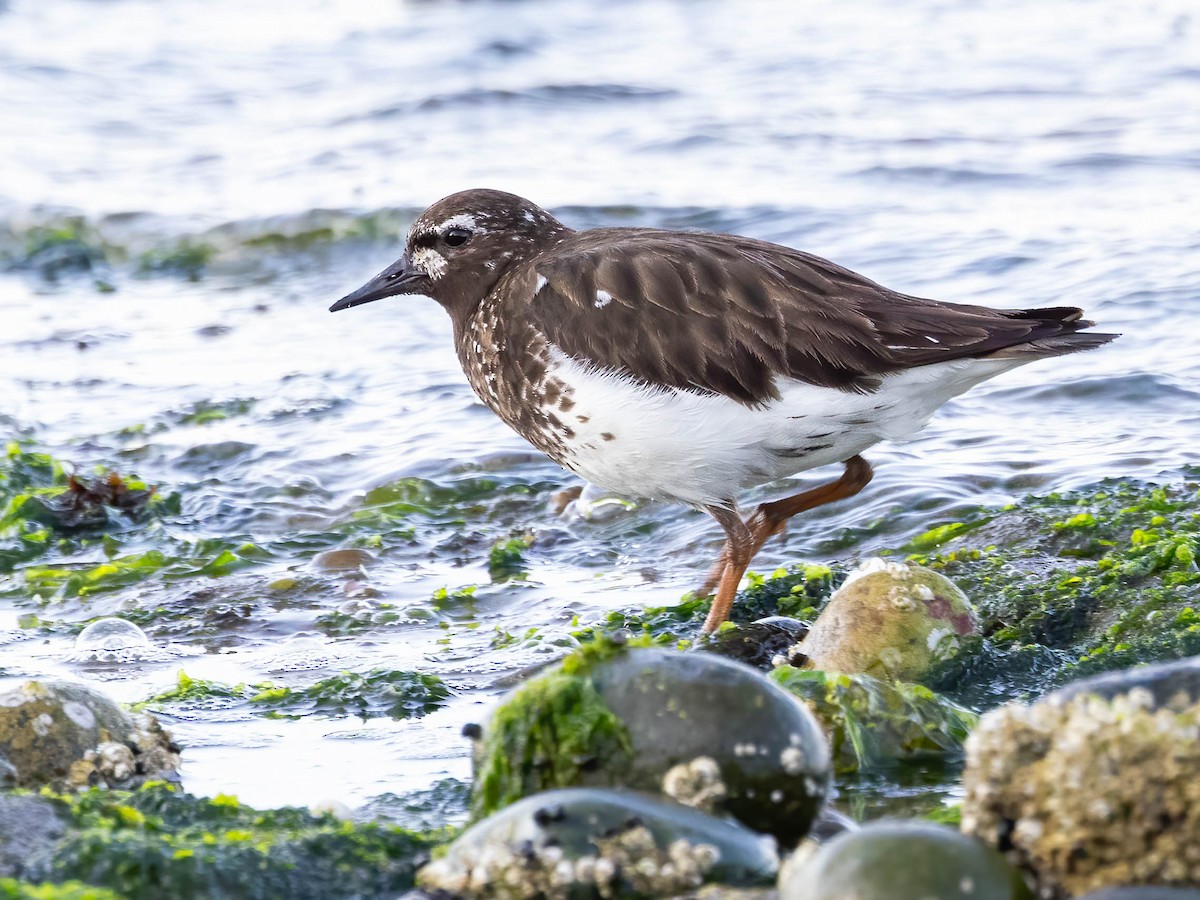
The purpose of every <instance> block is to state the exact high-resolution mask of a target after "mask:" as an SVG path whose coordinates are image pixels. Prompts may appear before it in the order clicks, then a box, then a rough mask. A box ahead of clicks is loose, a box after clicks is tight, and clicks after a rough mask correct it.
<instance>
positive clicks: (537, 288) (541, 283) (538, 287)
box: [533, 275, 546, 294]
mask: <svg viewBox="0 0 1200 900" xmlns="http://www.w3.org/2000/svg"><path fill="white" fill-rule="evenodd" d="M545 286H546V277H545V276H544V275H539V276H538V277H537V282H536V283H535V284H534V287H533V292H534V293H535V294H536V293H538V292H539V291H540V290H541V289H542V288H544V287H545Z"/></svg>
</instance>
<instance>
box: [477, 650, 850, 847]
mask: <svg viewBox="0 0 1200 900" xmlns="http://www.w3.org/2000/svg"><path fill="white" fill-rule="evenodd" d="M476 749H477V754H476V778H475V784H474V787H473V795H472V808H473V810H474V812H475V815H476V817H479V816H482V815H487V814H489V813H492V812H494V811H495V810H497V809H500V808H501V807H503V806H505V805H507V804H509V803H512V802H513V801H515V800H518V799H520V798H522V797H526V796H528V795H530V794H533V793H536V792H538V791H540V790H545V789H548V788H553V787H563V786H596V787H627V788H632V789H634V790H641V791H645V792H647V793H659V792H663V791H671V792H673V793H674V794H675V796H676V797H679V798H681V799H688V800H690V801H692V802H695V803H696V804H697V805H699V806H701V807H703V808H706V809H711V810H712V811H714V812H717V813H720V814H722V815H729V816H733V817H734V818H736V819H738V820H739V821H741V822H744V823H746V824H749V825H751V826H752V827H754V828H755V829H757V830H759V831H765V832H768V833H770V834H773V835H775V836H776V837H777V838H778V839H779V840H780V841H781V842H782V843H784V844H787V845H789V846H791V845H794V844H795V843H796V842H797V841H799V840H800V838H802V837H803V836H804V835H805V833H806V832H807V831H808V829H809V826H810V825H811V823H812V821H813V820H814V819H815V818H816V816H817V814H818V812H819V811H820V809H821V807H822V805H823V804H824V801H825V796H826V793H827V791H828V788H829V774H830V773H829V749H828V747H827V746H826V744H825V739H824V737H823V736H822V734H821V730H820V728H819V726H818V725H817V723H816V721H815V720H814V719H813V717H812V715H811V713H809V712H808V710H807V709H806V708H805V707H804V705H803V704H802V703H800V702H799V701H798V700H796V699H795V698H794V697H792V696H791V695H790V694H788V693H787V692H786V691H784V690H783V689H782V688H780V687H778V686H777V685H775V684H773V683H771V682H770V681H768V680H767V679H766V678H764V677H763V676H762V675H760V674H759V673H758V672H756V671H754V670H753V669H751V668H749V667H748V666H744V665H741V664H740V663H736V662H732V661H730V660H726V659H721V658H720V657H717V656H713V655H711V654H707V653H676V652H671V651H665V650H658V649H650V648H629V649H623V648H621V647H618V646H615V645H613V644H611V643H607V644H605V643H601V644H595V645H587V646H586V647H585V649H584V650H583V651H581V652H579V653H577V654H574V655H572V656H570V657H568V658H567V659H566V660H565V661H564V663H563V665H562V667H561V668H560V669H557V670H554V671H552V672H550V673H548V674H544V675H541V676H540V677H537V678H535V679H533V680H531V681H529V682H527V683H526V684H525V685H523V686H522V687H520V688H518V689H517V690H516V691H514V692H513V693H512V694H510V695H509V696H508V697H507V698H506V699H505V701H504V702H503V703H502V704H501V705H500V707H499V708H498V709H497V710H496V711H495V713H494V714H493V716H492V717H491V719H490V721H489V722H488V723H487V725H486V726H485V727H484V729H483V736H482V740H481V742H480V743H479V744H478V745H477V748H476Z"/></svg>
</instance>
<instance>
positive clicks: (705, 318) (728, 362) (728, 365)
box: [331, 190, 1116, 631]
mask: <svg viewBox="0 0 1200 900" xmlns="http://www.w3.org/2000/svg"><path fill="white" fill-rule="evenodd" d="M396 294H423V295H425V296H428V297H432V298H433V299H434V300H436V301H437V302H438V303H440V304H441V305H442V306H443V307H445V309H446V311H447V312H448V313H449V314H450V318H451V320H452V322H453V325H454V343H455V347H456V349H457V351H458V358H459V361H460V362H461V363H462V367H463V371H464V372H465V373H466V375H467V380H468V381H469V382H470V383H471V387H472V388H474V390H475V393H476V394H478V395H479V399H480V400H482V401H483V402H484V403H485V404H487V405H488V406H489V407H491V409H492V410H493V411H494V412H495V413H496V414H498V415H499V416H500V418H501V419H503V420H504V421H505V422H507V423H508V424H509V426H511V427H512V428H514V429H515V430H516V431H517V432H518V433H519V434H520V435H521V436H522V437H524V438H525V439H526V440H528V441H529V442H530V443H531V444H533V445H534V446H535V447H537V448H538V449H539V450H541V451H543V452H544V453H546V454H548V455H549V456H550V457H551V458H553V459H554V460H555V461H557V462H559V463H561V464H562V465H563V466H566V467H567V468H568V469H571V470H572V471H573V472H576V473H578V474H579V475H581V476H582V477H583V478H586V479H587V480H588V481H591V482H594V483H596V484H599V485H601V486H603V487H606V488H608V489H610V490H613V491H616V492H618V493H620V494H624V495H627V496H642V497H660V498H669V499H672V500H677V501H680V502H682V503H687V504H690V505H692V506H694V507H697V508H699V509H703V510H705V511H706V512H708V513H709V514H711V515H712V517H713V518H715V519H716V520H717V522H719V523H720V525H721V527H722V528H723V529H724V531H725V538H726V540H725V545H724V547H723V548H722V550H721V553H720V556H719V558H718V560H717V563H716V565H715V566H714V567H713V569H712V571H711V573H710V574H709V577H708V579H707V580H706V582H705V583H704V586H703V587H702V589H701V590H702V592H703V593H705V594H707V593H709V592H711V591H712V590H713V589H714V588H715V589H716V597H715V598H714V600H713V605H712V610H711V612H710V613H709V615H708V619H707V621H706V622H705V624H704V628H705V630H706V631H712V630H713V629H714V628H716V627H717V626H718V625H719V624H720V623H721V622H723V621H724V620H725V619H726V617H727V616H728V615H729V610H730V607H731V606H732V604H733V598H734V594H735V593H736V591H737V587H738V584H739V583H740V581H741V578H742V576H743V574H745V571H746V566H747V565H748V564H749V562H750V559H751V558H752V557H753V556H754V554H755V553H756V552H757V551H758V550H759V548H760V547H762V545H763V543H764V542H765V541H766V540H767V539H768V538H770V537H771V536H772V535H775V534H778V533H779V532H780V531H782V530H783V527H784V525H785V523H786V522H787V520H788V519H789V518H791V517H792V516H794V515H796V514H797V513H799V512H801V511H803V510H806V509H812V508H813V507H815V506H820V505H822V504H825V503H830V502H832V501H834V500H841V499H843V498H846V497H850V496H852V495H854V494H856V493H858V492H859V491H860V490H862V489H863V487H864V486H866V484H867V483H868V482H869V481H870V480H871V475H872V472H871V466H870V465H869V464H868V463H867V462H866V460H864V459H863V458H862V457H861V456H859V454H860V453H862V452H863V451H864V450H866V449H867V448H868V447H870V446H871V445H873V444H875V443H877V442H879V441H882V440H886V439H890V438H902V437H906V436H908V435H910V434H912V433H913V432H915V431H917V430H919V429H920V428H922V427H923V426H924V425H925V424H926V422H928V421H929V419H930V417H931V416H932V415H933V413H934V411H935V410H936V409H937V408H938V407H939V406H941V405H942V404H943V403H945V402H946V401H947V400H949V399H950V398H951V397H954V396H955V395H957V394H960V393H962V392H963V391H965V390H967V389H968V388H970V387H972V386H973V385H976V384H978V383H979V382H981V381H984V380H985V379H988V378H991V377H993V376H995V375H999V374H1000V373H1001V372H1005V371H1007V370H1009V369H1012V368H1014V367H1016V366H1019V365H1022V364H1024V363H1028V362H1032V361H1034V360H1037V359H1044V358H1046V357H1051V356H1059V355H1061V354H1064V353H1074V352H1076V351H1078V350H1089V349H1091V348H1093V347H1098V346H1100V345H1101V344H1104V343H1107V342H1108V341H1111V340H1112V339H1113V338H1114V337H1116V335H1113V334H1098V333H1094V332H1092V333H1084V332H1082V331H1081V329H1083V328H1087V327H1089V326H1090V325H1092V323H1091V322H1088V321H1085V320H1084V319H1083V318H1082V315H1083V314H1082V311H1081V310H1078V309H1074V308H1069V307H1055V308H1049V309H1006V310H996V309H988V308H985V307H979V306H967V305H963V304H957V303H940V302H937V301H934V300H924V299H921V298H919V297H910V296H908V295H906V294H899V293H896V292H895V291H891V290H888V289H887V288H885V287H882V286H880V285H878V284H875V283H874V282H873V281H870V280H869V279H867V278H864V277H863V276H861V275H858V274H855V273H854V272H851V271H850V270H848V269H844V268H842V267H841V266H839V265H836V264H834V263H831V262H829V261H828V260H824V259H821V258H820V257H817V256H812V255H810V254H808V253H802V252H800V251H798V250H792V249H790V248H788V247H782V246H779V245H776V244H769V243H766V242H765V241H759V240H754V239H752V238H747V237H739V236H737V235H726V234H707V233H695V232H679V231H666V230H660V229H655V228H596V229H592V230H589V231H574V230H572V229H570V228H568V227H567V226H565V225H563V224H562V223H561V222H559V221H558V220H557V219H555V218H554V217H553V216H552V215H550V214H549V213H548V212H546V211H545V210H543V209H541V208H539V207H537V206H535V205H534V204H533V203H530V202H529V201H528V200H525V199H522V198H521V197H517V196H515V195H513V194H507V193H503V192H501V191H491V190H470V191H463V192H461V193H457V194H452V195H451V196H449V197H446V198H445V199H443V200H439V201H438V202H437V203H435V204H433V205H432V206H431V207H429V208H428V209H427V210H425V211H424V212H423V213H421V214H420V215H419V216H418V217H417V219H416V221H415V222H414V223H413V225H412V228H411V229H410V230H409V233H408V242H407V245H406V247H405V250H404V255H403V256H402V257H401V258H400V259H399V260H397V261H396V262H395V263H393V264H392V265H391V266H389V267H388V268H387V269H385V270H384V271H383V272H381V273H380V274H379V275H377V276H376V277H375V278H373V279H371V280H370V281H369V282H367V283H366V284H365V285H363V286H362V287H361V288H359V289H358V290H357V291H355V292H354V293H352V294H349V295H347V296H346V297H343V298H342V299H341V300H339V301H338V302H337V303H335V304H334V305H333V306H332V307H331V309H332V310H334V311H336V310H339V309H349V308H350V307H352V306H358V305H359V304H361V303H369V302H370V301H372V300H379V299H381V298H383V297H390V296H393V295H396ZM830 463H842V464H843V465H844V466H845V471H844V472H843V473H842V475H841V477H840V478H838V479H837V480H836V481H832V482H830V483H828V484H825V485H823V486H821V487H817V488H814V489H811V490H807V491H803V492H801V493H799V494H796V495H794V496H791V497H786V498H784V499H782V500H775V501H772V502H769V503H763V504H761V505H760V506H759V507H758V508H757V509H756V510H755V511H754V512H753V513H752V514H751V515H750V516H748V517H747V518H745V519H743V518H742V516H741V514H740V513H739V512H738V505H737V496H738V492H739V491H741V490H743V489H745V488H749V487H753V486H755V485H759V484H763V483H766V482H770V481H775V480H776V479H779V478H784V477H786V476H789V475H794V474H796V473H797V472H802V471H804V470H806V469H812V468H815V467H817V466H823V465H828V464H830Z"/></svg>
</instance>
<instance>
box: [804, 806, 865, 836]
mask: <svg viewBox="0 0 1200 900" xmlns="http://www.w3.org/2000/svg"><path fill="white" fill-rule="evenodd" d="M848 831H858V823H857V822H855V821H854V820H853V819H852V818H850V817H849V816H847V815H845V814H844V813H840V812H838V811H837V810H836V809H834V808H833V807H832V806H827V807H825V808H824V809H823V810H821V815H819V816H817V821H815V822H813V826H812V830H811V831H809V833H808V837H809V839H810V840H813V841H815V842H816V843H818V844H824V843H826V842H827V841H831V840H833V839H834V838H835V837H837V836H838V835H839V834H845V833H846V832H848Z"/></svg>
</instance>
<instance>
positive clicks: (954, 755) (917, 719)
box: [769, 666, 979, 774]
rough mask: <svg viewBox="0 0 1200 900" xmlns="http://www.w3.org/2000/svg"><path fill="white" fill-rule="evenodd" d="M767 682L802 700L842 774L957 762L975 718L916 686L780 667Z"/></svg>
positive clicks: (925, 689)
mask: <svg viewBox="0 0 1200 900" xmlns="http://www.w3.org/2000/svg"><path fill="white" fill-rule="evenodd" d="M769 677H770V678H771V679H772V680H774V681H775V682H777V683H778V684H780V685H782V686H783V687H785V688H787V690H788V691H790V692H791V693H793V694H795V695H796V696H797V697H799V698H800V699H802V700H804V701H805V703H807V704H808V706H809V708H810V709H812V711H813V713H814V714H815V715H816V717H817V719H818V720H819V721H820V722H821V726H822V728H823V729H824V731H825V734H826V736H827V737H828V738H829V743H830V747H831V748H832V750H833V757H834V767H835V769H836V771H837V772H838V773H840V774H846V773H849V772H859V771H864V770H870V769H877V768H881V767H887V766H894V765H896V764H898V763H901V762H905V761H913V760H930V759H945V760H951V761H953V760H956V759H959V758H961V757H962V755H963V744H964V742H965V741H966V739H967V735H968V734H969V733H970V731H971V729H972V728H974V727H975V724H976V723H977V722H978V720H979V717H978V716H977V715H975V713H973V712H971V711H970V710H968V709H964V708H963V707H961V706H958V705H957V704H954V703H951V702H950V701H948V700H946V699H944V698H942V697H939V696H937V695H936V694H934V693H933V691H931V690H929V689H928V688H926V687H923V686H921V685H919V684H904V683H902V682H888V681H881V680H880V679H878V678H872V677H871V676H870V675H843V674H840V673H837V672H819V671H813V670H805V669H796V668H793V667H791V666H780V667H778V668H777V669H775V670H774V671H772V672H771V673H770V675H769Z"/></svg>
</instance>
